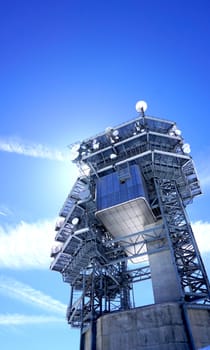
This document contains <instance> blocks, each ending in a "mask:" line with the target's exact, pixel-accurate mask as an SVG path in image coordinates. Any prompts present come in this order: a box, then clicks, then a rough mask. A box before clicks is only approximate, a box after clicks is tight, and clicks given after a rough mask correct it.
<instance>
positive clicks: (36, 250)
mask: <svg viewBox="0 0 210 350" xmlns="http://www.w3.org/2000/svg"><path fill="white" fill-rule="evenodd" d="M55 221H56V219H52V220H45V221H39V222H34V223H27V222H24V221H22V222H20V223H19V224H18V225H16V226H8V227H7V228H4V227H0V268H10V269H46V268H49V265H50V263H51V258H50V250H51V247H52V246H53V245H54V236H55V231H54V227H55ZM192 226H193V231H194V234H195V237H196V240H197V242H198V246H199V249H200V251H201V253H207V252H210V239H209V232H210V222H202V221H198V222H195V223H193V224H192Z"/></svg>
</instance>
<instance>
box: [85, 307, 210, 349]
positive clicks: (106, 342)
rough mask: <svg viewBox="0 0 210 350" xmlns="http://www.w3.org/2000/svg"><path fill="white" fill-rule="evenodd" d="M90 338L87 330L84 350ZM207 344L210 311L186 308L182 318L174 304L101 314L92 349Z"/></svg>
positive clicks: (184, 347)
mask: <svg viewBox="0 0 210 350" xmlns="http://www.w3.org/2000/svg"><path fill="white" fill-rule="evenodd" d="M186 321H187V323H188V325H189V327H187V326H186ZM190 338H191V341H190ZM90 339H91V336H90V330H89V331H87V332H86V334H85V339H84V340H85V342H84V343H85V345H84V350H93V348H91V342H90ZM191 342H192V343H194V347H193V346H192V345H191ZM208 345H209V346H210V310H209V309H207V308H205V309H204V308H202V307H201V308H199V309H198V308H196V309H195V308H192V307H190V306H188V308H187V310H186V314H185V316H184V312H183V309H182V307H181V306H180V305H179V304H178V303H164V304H154V305H149V306H145V307H141V308H136V309H132V310H129V311H123V312H116V313H111V314H107V315H104V316H102V317H100V318H99V319H98V320H97V324H96V350H116V349H123V350H141V349H142V350H191V349H193V350H194V349H196V350H198V349H202V348H204V347H206V346H208Z"/></svg>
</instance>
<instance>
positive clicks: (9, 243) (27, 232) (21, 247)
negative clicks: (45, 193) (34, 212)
mask: <svg viewBox="0 0 210 350" xmlns="http://www.w3.org/2000/svg"><path fill="white" fill-rule="evenodd" d="M54 227H55V219H53V220H45V221H40V222H35V223H27V222H24V221H21V222H20V223H19V224H18V225H16V226H7V228H4V227H1V226H0V268H13V269H24V268H27V269H28V268H38V269H45V268H48V267H49V265H50V262H51V259H50V250H51V246H52V245H53V243H54V236H55V231H54Z"/></svg>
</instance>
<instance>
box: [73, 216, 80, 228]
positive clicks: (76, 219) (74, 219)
mask: <svg viewBox="0 0 210 350" xmlns="http://www.w3.org/2000/svg"><path fill="white" fill-rule="evenodd" d="M71 223H72V225H74V226H76V225H77V224H78V223H79V218H77V217H75V218H73V219H72V221H71Z"/></svg>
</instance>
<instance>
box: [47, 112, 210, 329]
mask: <svg viewBox="0 0 210 350" xmlns="http://www.w3.org/2000/svg"><path fill="white" fill-rule="evenodd" d="M96 145H97V146H96ZM76 149H78V147H76ZM75 162H76V163H77V165H78V166H79V168H80V169H81V171H83V170H84V166H86V167H88V169H89V174H88V175H84V174H83V175H81V176H80V177H79V178H78V179H77V181H76V183H75V185H74V186H73V188H72V190H71V192H70V194H69V196H68V197H67V199H66V202H65V203H64V206H63V208H62V209H61V211H60V221H59V222H58V223H57V225H56V232H57V233H56V241H58V242H60V246H59V248H58V249H57V250H56V251H54V252H52V257H53V258H54V260H53V261H52V264H51V269H52V270H54V271H58V272H60V273H61V274H62V276H63V280H64V282H66V283H69V284H70V285H71V295H70V303H69V307H68V309H67V320H68V323H69V324H70V325H71V326H73V327H80V328H81V329H84V328H85V327H86V326H88V325H89V324H92V322H93V320H95V319H97V318H98V317H99V316H100V315H102V314H104V313H107V312H114V311H116V310H125V309H129V308H133V307H135V303H134V302H133V301H132V298H131V294H132V290H133V284H134V283H136V282H141V281H143V280H146V279H149V278H151V273H150V266H149V264H148V259H147V258H148V254H152V253H154V252H155V251H161V250H164V249H168V247H169V248H170V251H171V256H172V259H173V260H174V265H175V267H176V273H177V277H178V280H179V283H180V288H181V290H182V297H183V302H185V303H189V302H190V303H209V298H210V287H209V281H208V278H207V275H206V272H205V268H204V265H203V262H202V259H201V257H200V254H199V251H198V248H197V245H196V242H195V238H194V235H193V232H192V229H191V226H190V224H189V222H188V219H187V216H186V213H185V206H186V205H187V204H189V203H190V202H191V201H192V199H193V198H194V197H195V196H196V195H199V194H200V193H201V191H200V186H199V181H198V178H197V175H196V171H195V168H194V165H193V162H192V159H191V157H190V156H189V155H188V154H186V153H185V152H184V151H183V139H182V138H181V137H180V135H178V133H177V134H176V127H175V123H174V122H170V121H166V120H162V119H157V118H154V117H145V116H142V117H139V118H136V119H135V120H133V121H130V122H127V123H124V124H122V125H120V126H119V127H117V128H115V129H111V128H110V129H109V130H108V131H106V132H105V133H102V134H99V135H97V136H94V137H93V138H90V139H88V140H85V141H83V142H82V143H80V148H79V151H77V158H76V160H75ZM132 164H136V165H137V166H138V167H139V169H140V171H141V174H142V176H143V178H144V181H145V187H146V189H147V193H148V202H149V205H150V207H151V210H152V212H153V214H154V216H155V217H156V220H157V222H156V224H155V225H153V226H152V227H149V228H146V227H145V228H144V229H142V230H141V231H138V232H134V233H131V234H129V235H126V236H120V237H113V235H112V234H111V233H110V232H109V231H108V230H107V229H106V227H105V226H104V225H103V223H102V222H100V221H99V220H98V219H97V217H96V215H95V213H96V211H97V208H96V193H95V192H96V183H97V181H98V179H100V177H102V176H106V175H107V174H110V173H113V172H117V173H118V176H119V180H120V181H121V180H124V178H126V176H129V175H128V174H129V167H130V165H132ZM75 218H77V219H78V222H76V224H75V220H74V219H75ZM128 238H129V239H130V238H132V243H131V242H130V241H129V240H128ZM134 241H136V242H137V243H136V250H135V254H133V255H132V256H130V255H128V254H127V251H129V247H130V246H131V245H135V243H133V242H134ZM152 241H154V242H156V245H155V248H154V249H153V250H149V251H148V250H147V244H148V243H149V242H152ZM135 258H141V259H142V262H141V263H140V264H138V265H135V264H130V263H129V261H132V260H133V259H135ZM165 288H167V286H165Z"/></svg>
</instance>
